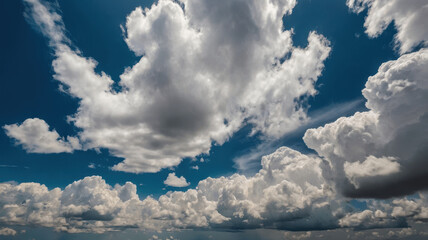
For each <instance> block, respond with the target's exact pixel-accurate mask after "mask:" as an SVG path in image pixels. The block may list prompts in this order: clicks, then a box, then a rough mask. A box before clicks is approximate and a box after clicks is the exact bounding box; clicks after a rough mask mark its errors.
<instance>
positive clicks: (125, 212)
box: [0, 147, 428, 233]
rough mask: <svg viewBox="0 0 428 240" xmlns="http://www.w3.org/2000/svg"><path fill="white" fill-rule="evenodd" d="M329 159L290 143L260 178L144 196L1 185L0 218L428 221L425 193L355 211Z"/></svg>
mask: <svg viewBox="0 0 428 240" xmlns="http://www.w3.org/2000/svg"><path fill="white" fill-rule="evenodd" d="M327 169H328V164H327V163H326V162H325V161H323V160H321V159H320V158H318V157H315V156H308V155H303V154H301V153H299V152H297V151H294V150H291V149H289V148H286V147H282V148H280V149H278V150H277V151H276V152H274V153H272V154H271V155H268V156H265V157H263V159H262V169H261V170H260V171H259V172H258V173H257V174H256V175H255V176H253V177H245V176H243V175H239V174H234V175H232V176H230V177H220V178H207V179H205V180H203V181H201V182H199V184H198V186H197V187H196V189H189V190H187V191H186V192H179V191H177V192H168V193H167V194H165V195H162V196H160V197H159V199H158V200H156V199H153V198H152V197H147V198H145V199H143V200H140V199H139V198H138V196H137V193H136V191H137V187H136V186H135V185H134V184H132V183H130V182H127V183H126V184H124V185H123V186H120V185H116V186H114V187H112V186H110V185H108V184H106V182H105V181H104V180H103V179H102V178H101V177H99V176H92V177H86V178H84V179H82V180H79V181H76V182H73V183H72V184H70V185H68V186H67V187H66V188H65V189H64V190H61V189H59V188H55V189H52V190H48V189H47V188H46V186H44V185H40V184H38V183H21V184H13V183H2V184H0V224H7V225H36V226H45V227H53V228H55V229H57V230H59V231H67V232H98V233H102V232H105V231H112V230H119V229H125V228H140V229H144V230H165V229H182V228H211V229H216V228H220V229H227V228H231V229H252V228H274V229H285V230H321V229H331V228H339V227H352V228H356V229H367V228H378V227H382V228H383V227H406V226H407V221H426V220H428V201H427V198H426V194H420V195H419V196H418V197H413V198H403V199H396V200H393V201H390V200H388V201H383V200H381V201H379V200H367V201H366V202H367V209H366V210H361V211H358V210H355V209H354V208H353V207H352V206H351V205H349V204H348V203H347V202H346V200H345V199H342V198H341V197H340V196H338V195H336V193H335V191H334V189H332V188H331V187H330V183H329V181H328V180H326V178H325V177H324V176H323V175H324V173H325V171H326V170H327Z"/></svg>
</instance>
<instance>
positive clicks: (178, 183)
mask: <svg viewBox="0 0 428 240" xmlns="http://www.w3.org/2000/svg"><path fill="white" fill-rule="evenodd" d="M163 183H164V184H165V185H168V186H171V187H187V186H189V185H190V183H188V182H187V181H186V179H185V178H184V177H183V176H181V177H177V176H175V173H170V174H168V177H167V178H166V179H165V181H164V182H163Z"/></svg>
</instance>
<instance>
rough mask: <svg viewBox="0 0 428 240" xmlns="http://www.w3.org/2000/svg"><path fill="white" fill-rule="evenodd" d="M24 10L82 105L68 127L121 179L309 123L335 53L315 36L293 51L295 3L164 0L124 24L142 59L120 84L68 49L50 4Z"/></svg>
mask: <svg viewBox="0 0 428 240" xmlns="http://www.w3.org/2000/svg"><path fill="white" fill-rule="evenodd" d="M25 2H26V3H27V5H28V9H27V16H28V17H29V18H30V19H32V21H34V22H35V23H36V24H37V25H38V26H39V27H40V28H41V31H42V33H43V34H44V35H45V36H46V37H47V38H48V39H49V41H50V45H51V46H52V48H53V49H54V50H55V60H54V62H53V69H54V71H55V75H54V78H55V79H56V80H58V81H59V82H60V83H61V84H62V85H63V86H64V89H65V90H66V91H67V92H68V93H69V94H70V95H71V96H73V97H76V98H77V99H79V104H80V105H79V108H78V110H77V112H76V113H75V114H74V115H72V116H70V117H69V120H70V121H71V122H72V123H73V124H74V125H75V126H77V127H78V128H79V129H80V130H81V131H80V132H79V134H78V138H79V140H80V141H81V143H82V145H83V148H84V149H91V148H107V149H109V150H110V152H111V153H112V154H113V155H114V156H117V157H121V158H124V161H123V162H121V163H119V164H118V165H116V166H114V167H113V169H114V170H118V171H126V172H134V173H139V172H157V171H159V170H160V169H162V168H166V167H172V166H176V165H178V164H179V163H180V161H181V159H182V158H184V157H194V156H197V155H199V154H201V153H207V152H209V149H210V147H211V144H212V143H213V142H215V143H217V144H222V143H224V142H225V141H226V140H227V139H228V138H229V137H230V136H231V135H232V134H233V133H234V132H236V131H237V130H238V129H240V128H241V127H242V126H243V125H245V124H252V126H253V133H257V132H260V133H262V134H263V135H264V136H266V137H268V138H277V137H280V136H282V135H284V134H285V133H287V132H289V131H291V130H293V129H295V128H296V127H298V126H300V125H301V124H302V123H304V122H305V121H306V120H307V116H306V109H305V108H304V107H303V105H304V104H303V101H304V99H306V98H307V97H309V96H313V95H315V94H316V90H315V89H314V83H315V81H316V80H317V78H318V77H319V76H320V74H321V71H322V69H323V61H324V60H325V59H326V58H327V56H328V54H329V51H330V48H329V47H328V44H329V43H328V41H327V40H326V39H325V38H324V37H323V36H320V35H318V34H316V33H315V32H311V33H310V34H309V36H308V46H307V47H306V48H304V49H302V48H296V47H293V46H292V42H291V37H290V35H291V31H284V30H283V28H284V26H283V23H282V17H283V16H284V15H285V14H289V13H291V11H292V9H293V7H294V6H295V4H296V2H295V1H294V0H279V1H268V0H262V1H260V0H251V1H241V0H233V1H230V0H228V1H215V2H213V1H209V0H203V1H191V0H189V1H181V2H177V1H171V0H160V1H159V2H157V3H156V4H154V5H153V6H152V7H151V8H148V9H142V8H137V9H135V10H134V11H133V12H132V13H131V14H130V15H129V16H128V17H127V21H126V28H125V29H124V31H125V35H126V38H125V41H126V43H127V44H128V46H129V48H130V49H131V50H132V51H133V52H135V54H137V55H140V56H141V59H140V61H139V62H138V63H137V64H135V65H134V66H132V67H128V68H127V69H126V70H125V72H124V73H123V74H122V75H121V76H120V81H118V82H117V83H115V82H114V81H113V80H112V79H111V78H110V77H109V76H108V75H107V74H105V73H104V72H101V73H96V72H95V71H94V69H95V67H96V65H97V63H96V61H95V60H93V59H91V58H85V57H82V56H81V53H80V52H79V51H75V50H73V49H72V48H71V47H70V40H69V39H68V38H67V37H66V36H65V33H64V24H63V23H62V21H61V17H60V15H58V14H57V13H56V11H55V10H54V8H53V7H52V6H49V5H48V4H47V3H44V2H40V1H38V0H26V1H25ZM113 84H118V86H119V88H120V90H118V91H115V90H113V87H112V86H113ZM115 89H116V88H115ZM9 132H10V134H9V136H11V137H14V138H16V139H17V140H18V141H21V138H25V137H26V136H17V135H14V134H12V133H11V131H9Z"/></svg>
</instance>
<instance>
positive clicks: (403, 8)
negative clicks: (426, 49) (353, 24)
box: [346, 0, 428, 54]
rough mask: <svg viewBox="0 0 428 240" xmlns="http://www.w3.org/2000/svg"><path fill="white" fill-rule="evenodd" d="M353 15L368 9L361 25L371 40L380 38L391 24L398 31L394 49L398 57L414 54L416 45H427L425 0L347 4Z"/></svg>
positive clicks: (363, 0) (351, 0)
mask: <svg viewBox="0 0 428 240" xmlns="http://www.w3.org/2000/svg"><path fill="white" fill-rule="evenodd" d="M346 4H347V5H348V7H349V8H351V9H352V11H354V12H356V13H360V12H362V11H364V10H365V9H368V13H367V17H366V19H365V22H364V27H365V28H366V33H367V34H368V35H369V36H370V37H377V36H379V35H380V34H381V33H382V32H383V31H384V30H385V29H386V28H387V27H388V25H389V24H391V23H392V22H393V23H394V25H395V28H396V29H397V34H396V35H395V43H396V46H397V47H398V48H399V49H400V53H401V54H403V53H406V52H410V51H411V50H413V49H414V48H415V47H417V46H418V45H420V44H422V45H423V46H427V45H428V29H427V28H426V23H427V22H428V3H427V2H426V1H424V0H413V1H408V0H347V1H346Z"/></svg>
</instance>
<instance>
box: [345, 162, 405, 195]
mask: <svg viewBox="0 0 428 240" xmlns="http://www.w3.org/2000/svg"><path fill="white" fill-rule="evenodd" d="M343 167H344V171H345V174H346V177H347V178H348V179H349V181H350V182H351V183H352V184H353V185H354V186H355V187H356V188H358V187H359V182H360V181H361V179H364V178H370V177H377V176H385V175H390V174H394V173H398V172H400V164H399V163H397V160H396V159H395V158H393V157H382V158H376V157H374V156H368V157H367V159H366V160H364V161H363V162H361V163H360V162H353V163H349V162H345V164H344V166H343Z"/></svg>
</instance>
